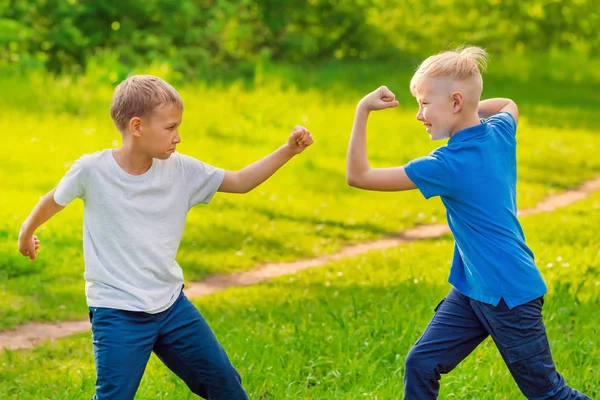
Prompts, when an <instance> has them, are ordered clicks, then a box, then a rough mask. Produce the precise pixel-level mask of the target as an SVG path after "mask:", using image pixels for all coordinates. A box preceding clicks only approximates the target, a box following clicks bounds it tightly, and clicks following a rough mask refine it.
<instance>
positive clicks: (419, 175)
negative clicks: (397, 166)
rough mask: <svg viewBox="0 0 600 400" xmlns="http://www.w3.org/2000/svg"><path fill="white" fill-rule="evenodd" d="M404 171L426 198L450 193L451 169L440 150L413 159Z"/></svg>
mask: <svg viewBox="0 0 600 400" xmlns="http://www.w3.org/2000/svg"><path fill="white" fill-rule="evenodd" d="M404 171H405V172H406V175H408V177H409V178H410V180H411V181H413V183H414V184H415V185H416V186H417V188H418V189H419V190H420V191H421V193H422V194H423V196H424V197H425V198H426V199H429V198H431V197H434V196H449V195H450V192H451V189H452V179H451V178H452V177H451V175H450V169H449V168H448V166H447V164H446V163H445V162H444V160H443V157H442V155H441V154H439V153H438V152H435V151H434V152H433V153H431V154H430V155H428V156H425V157H420V158H416V159H414V160H412V161H411V162H409V163H408V164H406V165H405V166H404Z"/></svg>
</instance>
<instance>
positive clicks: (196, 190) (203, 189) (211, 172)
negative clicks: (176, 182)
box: [181, 154, 225, 208]
mask: <svg viewBox="0 0 600 400" xmlns="http://www.w3.org/2000/svg"><path fill="white" fill-rule="evenodd" d="M181 161H182V163H183V175H184V179H185V182H186V185H187V188H188V193H189V196H190V200H189V206H190V208H191V207H193V206H195V205H196V204H199V203H202V204H208V203H209V202H210V200H211V199H212V198H213V196H214V195H215V193H216V192H217V190H218V189H219V187H220V186H221V183H222V182H223V178H225V171H224V170H223V169H221V168H217V167H213V166H212V165H210V164H207V163H204V162H202V161H200V160H196V159H195V158H193V157H190V156H186V155H183V154H182V155H181Z"/></svg>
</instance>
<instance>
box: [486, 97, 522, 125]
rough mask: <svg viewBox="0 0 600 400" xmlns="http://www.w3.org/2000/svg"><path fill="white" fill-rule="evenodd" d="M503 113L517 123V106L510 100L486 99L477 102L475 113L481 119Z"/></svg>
mask: <svg viewBox="0 0 600 400" xmlns="http://www.w3.org/2000/svg"><path fill="white" fill-rule="evenodd" d="M500 111H505V112H507V113H509V114H510V115H512V116H513V118H514V119H515V122H517V123H518V122H519V108H518V107H517V104H516V103H515V102H514V101H512V100H511V99H503V98H496V99H488V100H483V101H480V102H479V108H478V110H477V112H478V113H479V116H480V117H481V118H489V117H491V116H492V115H495V114H497V113H499V112H500Z"/></svg>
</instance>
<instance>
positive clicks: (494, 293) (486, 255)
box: [347, 47, 589, 400]
mask: <svg viewBox="0 0 600 400" xmlns="http://www.w3.org/2000/svg"><path fill="white" fill-rule="evenodd" d="M486 58H487V54H486V52H485V50H483V49H481V48H478V47H465V48H460V49H457V50H454V51H446V52H443V53H441V54H438V55H435V56H431V57H429V58H428V59H426V60H425V61H424V62H423V63H422V64H421V65H420V66H419V68H418V69H417V71H416V73H415V75H414V76H413V78H412V80H411V83H410V89H411V92H412V94H413V95H414V96H415V97H416V99H417V101H418V103H419V112H418V113H417V116H416V117H417V119H418V120H419V121H421V122H422V123H423V125H425V127H426V130H427V132H428V133H429V135H430V136H431V138H432V139H433V140H437V139H445V138H450V139H449V141H448V144H447V145H446V146H443V147H440V148H438V149H436V150H435V151H433V152H432V153H431V154H429V155H428V156H425V157H421V158H417V159H415V160H413V161H411V162H409V163H408V164H407V165H405V166H403V167H402V166H401V167H394V168H371V167H370V166H369V162H368V160H367V151H366V125H367V119H368V116H369V113H370V111H373V110H382V109H386V108H391V107H396V106H397V105H398V101H397V100H396V99H395V96H394V94H393V93H392V92H391V91H390V90H389V89H388V88H387V87H385V86H382V87H380V88H379V89H377V90H375V91H374V92H372V93H370V94H368V95H367V96H365V97H364V98H363V99H362V100H361V101H360V102H359V104H358V107H357V111H356V118H355V120H354V126H353V129H352V137H351V139H350V143H349V147H348V161H347V180H348V184H350V185H351V186H354V187H358V188H361V189H366V190H378V191H402V190H410V189H416V188H418V189H419V190H420V191H421V193H422V194H423V196H425V198H427V199H429V198H430V197H433V196H440V198H441V199H442V202H443V204H444V206H445V207H446V211H447V219H448V225H449V226H450V229H451V231H452V233H453V235H454V239H455V245H454V259H453V262H452V268H451V269H450V277H449V282H450V284H452V286H453V288H452V289H451V290H450V292H449V293H448V295H447V296H446V298H445V299H444V300H443V301H442V302H441V303H440V304H439V305H438V306H437V307H436V309H435V314H434V316H433V319H432V320H431V322H430V323H429V326H428V327H427V329H425V332H424V333H423V335H422V336H421V338H420V339H419V340H418V341H417V342H416V344H415V346H414V347H413V348H412V349H411V350H410V352H409V354H408V356H407V358H406V361H405V366H406V371H405V378H404V382H405V386H404V396H405V398H406V399H411V400H413V399H435V398H437V396H438V391H439V380H440V374H446V373H448V372H450V371H452V370H453V369H454V368H455V367H456V366H457V365H458V364H459V363H460V362H461V361H462V360H463V359H464V358H466V357H467V356H468V355H469V354H470V353H471V352H472V351H473V350H474V349H475V348H476V347H477V346H478V345H479V344H480V343H481V342H482V341H483V340H484V339H485V338H486V337H488V335H491V336H492V338H493V339H494V342H495V343H496V346H497V347H498V349H499V350H500V353H501V354H502V357H503V358H504V361H505V362H506V365H507V366H508V368H509V370H510V372H511V374H512V376H513V378H514V379H515V381H516V382H517V384H518V386H519V388H520V389H521V391H522V393H523V394H524V395H525V396H526V397H527V398H529V399H589V397H587V396H585V395H583V394H581V393H579V392H577V391H576V390H574V389H571V388H570V387H568V386H567V385H566V383H565V381H564V379H563V378H562V376H560V374H559V373H558V372H557V371H556V369H555V367H554V362H553V360H552V355H551V353H550V349H549V345H548V339H547V336H546V329H545V326H544V323H543V321H542V305H543V303H544V300H543V295H544V294H546V292H547V289H546V285H545V283H544V281H543V279H542V276H541V274H540V272H539V270H538V269H537V267H536V265H535V262H534V257H533V253H532V252H531V250H530V249H529V247H527V245H526V244H525V237H524V235H523V230H522V229H521V225H520V224H519V221H518V219H517V205H516V180H517V172H516V154H515V153H516V140H515V134H516V129H517V119H518V109H517V106H516V104H515V103H514V102H513V101H512V100H508V99H490V100H485V101H480V98H481V92H482V89H483V80H482V77H481V73H480V72H479V67H480V66H481V67H482V68H484V67H485V65H486ZM481 118H487V119H486V120H481Z"/></svg>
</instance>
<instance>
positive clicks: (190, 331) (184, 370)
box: [154, 294, 248, 400]
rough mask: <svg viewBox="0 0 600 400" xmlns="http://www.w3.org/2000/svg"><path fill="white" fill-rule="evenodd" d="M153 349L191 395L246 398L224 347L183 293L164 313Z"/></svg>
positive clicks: (243, 399)
mask: <svg viewBox="0 0 600 400" xmlns="http://www.w3.org/2000/svg"><path fill="white" fill-rule="evenodd" d="M154 352H155V353H156V355H157V356H158V357H159V358H160V359H161V360H162V362H164V363H165V365H166V366H167V367H168V368H169V369H170V370H171V371H173V372H174V373H175V374H177V376H179V377H180V378H181V379H182V380H183V381H184V382H185V383H186V384H187V385H188V387H189V388H190V390H191V391H192V392H194V393H195V394H197V395H199V396H201V397H204V398H208V399H211V400H217V399H223V400H225V399H226V400H247V399H248V396H247V395H246V391H245V390H244V388H243V387H242V380H241V378H240V375H239V374H238V372H237V371H236V370H235V368H234V367H233V365H231V362H230V361H229V358H228V357H227V354H226V353H225V350H223V348H222V347H221V345H220V344H219V342H218V341H217V338H216V337H215V335H214V334H213V332H212V331H211V329H210V327H209V326H208V324H207V323H206V321H205V320H204V318H203V317H202V315H200V312H198V310H197V309H196V307H194V305H193V304H192V303H190V301H189V300H188V299H187V298H186V297H185V295H183V294H181V296H180V297H179V299H178V300H177V302H175V304H173V306H171V308H169V310H167V311H165V312H164V315H163V316H162V320H161V331H160V336H159V339H158V341H157V343H156V345H155V346H154Z"/></svg>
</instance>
